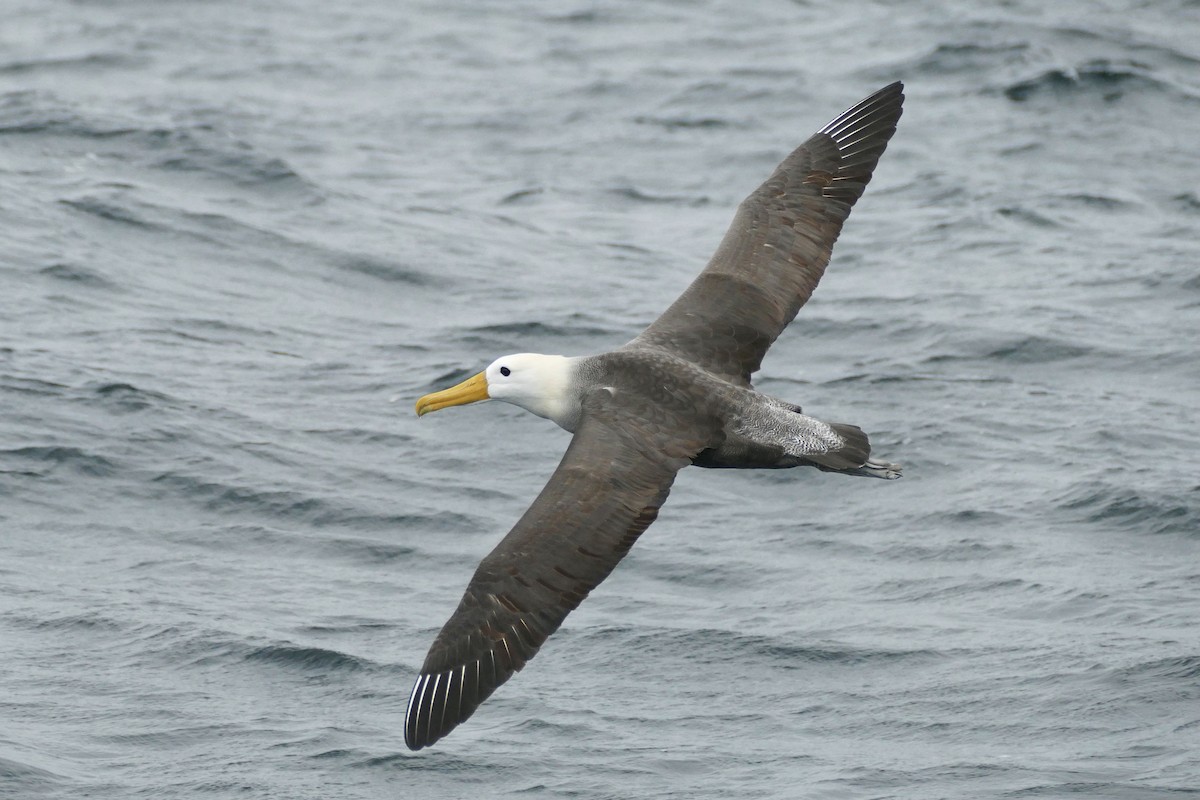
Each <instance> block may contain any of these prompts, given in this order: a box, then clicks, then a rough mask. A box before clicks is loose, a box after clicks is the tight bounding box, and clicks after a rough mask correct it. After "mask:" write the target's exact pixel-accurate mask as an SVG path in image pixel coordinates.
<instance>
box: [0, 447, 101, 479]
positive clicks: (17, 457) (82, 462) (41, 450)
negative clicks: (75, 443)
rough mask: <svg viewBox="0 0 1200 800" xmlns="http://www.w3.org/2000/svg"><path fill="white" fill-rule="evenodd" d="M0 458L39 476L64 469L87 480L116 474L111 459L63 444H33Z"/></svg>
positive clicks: (1, 452)
mask: <svg viewBox="0 0 1200 800" xmlns="http://www.w3.org/2000/svg"><path fill="white" fill-rule="evenodd" d="M0 459H12V460H13V461H16V462H18V463H21V464H23V465H26V467H27V470H28V471H30V472H32V473H34V474H38V475H42V476H45V475H49V474H51V473H53V472H55V471H57V470H60V469H66V470H69V471H71V472H76V473H79V474H81V475H87V476H89V477H95V478H104V477H108V476H110V475H113V474H114V473H116V472H117V471H118V465H117V463H116V462H115V461H113V460H112V459H109V458H106V457H105V456H102V455H100V454H99V453H90V452H88V451H86V450H83V449H81V448H79V447H70V446H65V445H33V446H29V447H17V448H13V449H11V450H0Z"/></svg>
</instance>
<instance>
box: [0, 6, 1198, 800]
mask: <svg viewBox="0 0 1200 800" xmlns="http://www.w3.org/2000/svg"><path fill="white" fill-rule="evenodd" d="M3 17H4V21H3V24H2V25H0V404H2V405H0V409H2V413H0V643H2V644H3V658H0V795H3V796H5V797H14V798H26V797H28V798H36V797H54V798H77V797H90V798H129V797H147V798H149V797H153V798H160V797H175V796H186V797H214V798H227V797H228V798H233V797H239V798H243V797H264V798H267V797H269V798H385V797H386V798H396V797H401V798H461V797H523V798H525V797H529V798H539V797H574V798H627V797H661V798H667V797H671V798H718V797H720V798H726V797H756V798H797V797H805V798H809V797H811V798H893V797H895V798H900V797H904V798H909V797H919V798H992V797H997V798H998V797H1005V798H1008V797H1017V798H1020V797H1066V796H1076V797H1089V798H1091V797H1104V798H1160V797H1164V798H1165V797H1179V796H1184V795H1193V794H1197V793H1200V627H1198V625H1197V619H1198V617H1200V558H1198V557H1200V466H1198V464H1200V459H1198V456H1200V434H1198V433H1197V429H1198V423H1200V414H1198V410H1197V408H1198V405H1200V366H1198V361H1197V355H1196V350H1197V342H1198V341H1200V339H1198V328H1200V267H1198V265H1200V146H1198V145H1197V142H1200V133H1198V132H1200V44H1198V42H1200V38H1198V37H1197V36H1196V32H1197V30H1200V6H1197V4H1196V3H1194V2H1182V1H1179V2H1153V3H1152V2H1141V3H1138V2H1121V1H1120V0H1114V1H1113V2H1108V3H1103V4H1093V3H1081V2H1073V3H1058V4H1043V3H1034V2H1028V1H1026V0H1021V1H1020V2H1012V3H1006V4H1003V5H995V6H991V7H989V8H988V9H986V10H967V9H964V8H963V7H962V6H960V5H957V4H945V5H943V4H937V3H930V2H918V3H909V4H893V3H883V2H878V3H866V4H845V3H835V2H826V1H821V2H808V3H786V2H764V3H758V4H752V5H750V4H743V3H740V2H734V1H733V0H725V2H708V3H696V4H693V3H681V2H652V3H620V4H600V3H593V4H585V3H574V4H556V3H540V4H539V3H505V4H476V3H461V2H449V3H447V2H438V3H415V2H413V3H391V2H378V1H375V2H371V1H370V0H368V2H363V3H357V4H352V5H345V6H343V5H341V4H335V3H314V2H309V1H307V0H304V1H302V0H293V1H292V2H285V3H281V2H270V3H268V2H262V1H260V2H251V3H234V2H229V0H224V2H212V3H160V2H149V1H148V0H142V1H141V2H134V1H130V2H119V1H117V2H74V3H69V2H55V3H47V2H44V0H8V2H7V4H6V5H5V8H4V14H3ZM897 78H900V79H903V80H905V82H906V84H907V87H908V88H907V93H908V102H907V107H906V112H905V115H904V118H903V120H902V121H901V125H900V130H899V133H898V134H897V136H896V137H895V139H894V140H893V142H892V145H891V147H890V149H889V150H888V153H887V155H886V156H885V158H884V160H883V162H882V164H881V166H880V168H879V170H878V172H877V174H876V179H875V182H873V183H872V185H871V187H870V189H869V190H868V192H867V194H866V197H865V198H864V200H863V202H862V203H860V204H859V205H858V207H857V208H856V209H855V211H854V214H853V216H852V218H851V220H850V222H849V225H848V226H847V228H846V232H845V235H844V236H843V239H842V241H841V242H840V244H839V246H838V249H837V251H836V253H835V257H834V262H833V265H832V267H831V269H830V271H829V273H828V274H827V276H826V278H825V280H824V282H823V283H822V285H821V287H820V289H819V290H818V292H817V294H816V297H815V299H814V300H813V302H812V303H811V304H810V305H809V306H808V307H807V308H806V309H805V310H804V311H803V312H802V314H801V316H800V317H799V318H798V319H797V321H796V323H795V324H794V325H793V327H792V328H791V329H790V330H789V332H788V333H787V334H786V335H785V336H784V337H783V338H782V339H781V341H780V342H779V344H778V345H777V346H776V348H775V349H774V350H773V351H772V354H771V356H770V357H769V358H768V360H767V364H766V366H765V369H764V371H763V373H762V374H761V377H760V380H759V386H760V387H761V388H762V389H764V390H765V391H768V392H770V393H772V394H776V395H779V396H782V397H785V398H788V399H791V400H794V401H797V402H800V403H803V404H804V406H805V410H806V411H808V412H809V413H812V414H814V415H815V416H818V417H824V418H827V419H835V420H843V421H848V422H854V423H857V424H859V425H861V426H862V427H863V428H865V429H866V430H868V431H870V432H871V434H872V438H873V441H874V443H875V446H876V448H877V452H878V453H879V454H880V455H881V456H883V457H884V458H887V459H891V460H898V461H902V462H904V464H905V465H906V477H905V478H904V480H902V481H899V482H894V483H886V482H883V481H866V480H855V479H848V478H844V477H842V476H836V475H825V474H821V473H815V472H811V471H810V472H798V471H792V472H783V473H764V474H748V473H714V472H705V471H701V470H688V471H685V473H684V474H683V475H681V477H680V479H679V481H678V482H677V483H676V488H675V491H674V493H673V495H672V498H671V500H670V502H669V503H668V505H667V506H666V508H665V509H664V512H663V514H662V517H661V519H660V521H659V522H658V523H657V524H656V525H655V526H654V527H653V528H652V529H651V530H650V532H649V533H648V534H647V535H646V536H645V537H643V539H642V541H641V542H640V543H639V544H638V546H637V547H636V548H635V549H634V551H633V553H632V554H631V556H630V557H629V558H628V559H627V560H626V562H625V563H623V564H622V565H621V567H620V568H619V569H618V570H617V572H616V573H615V574H614V575H613V577H612V578H611V579H610V580H609V581H608V582H606V583H605V584H604V585H603V586H602V587H601V588H600V589H598V590H597V591H596V592H595V593H594V594H593V596H592V597H591V598H590V599H589V600H588V601H587V602H586V603H585V604H584V605H583V606H582V607H581V608H580V609H579V611H578V612H576V613H575V614H574V615H573V616H572V617H571V618H570V619H569V620H568V622H567V625H566V626H565V627H564V629H563V630H562V631H561V632H560V633H558V634H557V635H556V636H555V637H554V638H553V639H552V640H551V641H550V643H549V644H548V645H547V647H546V648H545V650H544V651H543V653H542V654H541V655H539V657H538V658H537V659H536V660H535V661H534V662H533V663H532V664H531V665H530V667H529V668H528V669H527V670H526V671H525V672H523V673H522V674H521V675H520V676H518V677H517V678H516V679H515V680H514V681H512V682H511V683H510V684H508V685H506V686H505V687H504V688H503V689H502V690H501V691H500V692H498V693H497V695H496V696H495V697H494V698H493V699H492V700H491V701H489V702H488V703H487V704H486V705H485V706H484V707H483V708H482V709H481V710H480V711H479V713H478V714H477V715H476V717H475V718H474V719H472V720H471V722H470V723H468V724H467V725H464V726H463V727H462V728H460V729H459V730H458V731H456V732H455V733H454V734H453V736H451V737H450V738H448V739H447V740H445V741H444V742H443V743H441V744H440V745H438V746H437V747H436V748H434V749H432V750H429V751H423V752H421V753H419V754H411V753H409V752H408V751H407V750H405V749H404V746H403V739H402V733H401V725H402V717H403V712H404V707H405V702H406V700H407V694H408V691H409V688H410V686H411V683H412V679H413V677H414V675H415V671H416V669H417V667H418V666H419V664H420V662H421V660H422V659H423V657H424V654H425V650H426V648H427V647H428V645H429V643H430V641H431V640H432V637H433V634H434V633H435V631H436V629H437V628H438V627H440V625H441V624H442V622H443V621H444V619H445V618H446V617H447V615H448V614H449V612H450V611H451V610H452V609H453V607H454V605H455V604H456V603H457V601H458V598H459V595H460V592H461V590H462V587H463V586H464V585H465V583H466V581H467V579H468V578H469V576H470V574H471V571H472V570H473V569H474V566H475V564H476V563H477V561H478V560H479V558H480V557H481V556H482V555H483V554H484V553H486V552H487V550H488V549H490V547H491V546H492V545H493V544H494V543H495V542H496V541H497V540H498V539H499V537H500V536H501V535H502V534H503V533H504V531H506V530H507V529H508V527H509V526H510V525H511V524H512V523H513V521H515V519H516V518H517V517H518V516H519V514H520V513H521V512H522V511H523V510H524V508H525V507H526V505H527V504H528V503H529V501H530V500H531V498H532V497H533V496H534V495H535V493H536V492H537V491H538V489H540V487H541V485H542V484H543V482H544V481H545V479H546V477H547V476H548V475H549V473H550V472H551V471H552V469H553V467H554V465H555V464H556V463H557V460H558V458H559V456H560V454H561V452H562V450H563V448H564V447H565V445H566V442H567V438H568V437H567V434H565V433H563V432H562V431H559V430H558V429H556V428H554V427H553V426H552V425H551V424H550V423H547V422H546V421H544V420H539V419H536V418H534V417H532V416H530V415H527V414H524V413H523V412H520V411H519V410H517V409H514V408H511V407H507V406H499V405H493V406H485V407H477V408H470V409H464V410H455V411H450V412H446V413H444V414H439V415H435V416H433V417H429V418H426V419H424V420H421V421H420V422H418V421H417V419H416V417H415V416H413V414H412V413H411V401H412V400H413V399H415V398H416V397H417V396H418V395H420V394H422V393H424V392H426V391H429V390H431V389H432V388H436V387H441V386H444V385H446V384H447V383H448V382H450V381H453V380H455V379H458V378H461V377H464V376H466V375H467V374H469V373H470V372H471V371H474V370H476V369H478V368H480V367H481V366H482V365H484V364H486V363H487V362H488V361H490V360H491V359H492V358H493V357H495V356H497V355H500V354H504V353H508V352H513V351H521V350H533V351H544V352H565V353H587V352H595V351H598V350H601V349H605V348H609V347H612V346H615V345H616V344H619V343H621V342H624V341H626V340H627V339H628V338H630V337H631V336H633V335H634V334H635V333H636V332H637V331H638V330H640V328H641V327H642V326H643V325H644V324H645V323H646V322H648V321H649V320H651V319H653V317H654V316H655V315H656V314H657V313H658V312H659V311H660V310H662V309H663V308H665V307H666V305H667V304H668V303H669V302H670V300H671V299H673V298H674V296H675V295H676V294H677V293H678V292H679V290H681V289H682V287H683V286H684V285H686V283H687V282H688V281H689V280H690V279H691V277H692V276H693V275H694V274H695V273H696V272H697V271H698V270H699V268H700V267H701V265H702V264H703V263H704V261H705V260H706V259H707V257H708V255H709V254H710V252H711V251H712V249H713V248H714V247H715V245H716V242H717V241H718V239H719V238H720V236H721V234H722V233H723V231H724V229H725V226H726V225H727V224H728V221H729V219H730V217H731V215H732V212H733V209H734V207H735V206H736V204H737V203H738V202H739V201H740V200H741V198H742V197H743V196H744V195H745V194H746V193H747V192H748V191H749V190H750V189H751V188H753V187H754V186H755V185H757V184H758V182H760V181H761V180H762V179H763V178H764V177H765V176H766V175H767V174H768V173H769V171H770V170H771V169H772V168H773V167H774V165H775V164H776V163H777V161H778V160H779V159H780V158H781V157H782V156H783V155H784V154H785V153H786V152H787V151H788V150H790V149H791V148H792V147H794V146H795V145H796V144H798V143H799V142H800V141H802V140H803V139H804V138H805V137H807V135H808V134H809V133H811V132H812V131H813V130H815V129H816V128H817V127H819V126H820V125H822V124H823V123H824V122H826V121H827V120H828V119H830V118H831V117H832V116H833V115H835V114H836V113H837V112H839V111H841V110H842V109H843V108H845V107H847V106H849V105H850V104H852V103H853V102H855V101H857V100H858V99H860V98H861V97H863V96H865V95H866V94H868V93H869V92H871V91H873V90H874V89H876V88H878V87H879V86H882V85H883V84H885V83H888V82H890V81H892V80H894V79H897ZM397 393H398V394H400V395H401V396H402V398H403V401H402V402H399V403H397V404H395V405H389V404H388V402H387V399H388V398H389V397H390V396H392V395H393V394H397Z"/></svg>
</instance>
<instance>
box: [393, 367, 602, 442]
mask: <svg viewBox="0 0 1200 800" xmlns="http://www.w3.org/2000/svg"><path fill="white" fill-rule="evenodd" d="M574 362H575V359H571V358H566V357H564V356H546V355H542V354H540V353H515V354H514V355H511V356H504V357H503V358H497V359H496V360H495V361H493V362H492V363H491V364H489V365H488V368H487V369H485V370H484V371H483V372H481V373H479V374H478V375H475V376H473V377H470V378H468V379H467V380H465V381H463V382H462V383H460V384H458V385H457V386H452V387H450V388H449V389H444V390H442V391H440V392H434V393H433V394H427V395H425V396H424V397H422V398H421V399H420V400H418V401H417V416H423V415H424V414H428V413H429V412H430V411H440V410H441V409H443V408H449V407H450V406H460V405H465V404H467V403H477V402H479V401H481V400H503V401H504V402H506V403H512V404H513V405H515V406H520V407H521V408H523V409H525V410H526V411H531V412H533V413H534V414H537V415H538V416H539V417H546V418H547V419H552V420H554V421H555V422H557V423H558V424H559V425H562V426H563V427H567V423H569V422H571V421H573V420H574V418H575V417H576V415H577V414H578V412H579V408H578V402H579V401H578V399H577V398H575V397H574V396H573V394H572V392H571V383H572V378H573V373H574Z"/></svg>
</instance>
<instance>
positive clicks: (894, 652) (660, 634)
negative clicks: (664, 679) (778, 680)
mask: <svg viewBox="0 0 1200 800" xmlns="http://www.w3.org/2000/svg"><path fill="white" fill-rule="evenodd" d="M583 636H584V638H590V639H595V638H599V639H601V640H605V639H615V640H619V642H620V646H621V647H623V648H629V649H634V650H641V651H645V652H649V653H655V652H670V653H672V654H677V653H680V652H688V653H690V654H691V655H690V656H689V659H690V660H694V661H695V662H697V663H702V664H718V663H724V662H729V661H744V660H746V659H752V660H757V661H766V662H769V663H771V664H773V665H777V666H780V667H782V668H784V669H801V668H803V667H804V666H805V665H809V664H834V665H854V666H864V665H869V664H894V663H896V662H901V661H915V662H927V661H930V660H935V659H939V658H941V654H940V653H939V652H938V651H936V650H929V649H914V650H908V649H883V648H865V647H851V646H846V645H841V646H839V645H831V644H827V643H821V644H816V643H814V644H797V643H795V642H790V641H785V640H783V639H781V638H780V637H774V636H761V635H753V634H745V633H737V632H735V631H728V630H722V629H716V628H696V629H687V630H681V629H677V628H655V629H648V627H640V628H636V629H631V628H611V627H610V628H605V629H602V630H599V631H594V632H590V633H585V634H583Z"/></svg>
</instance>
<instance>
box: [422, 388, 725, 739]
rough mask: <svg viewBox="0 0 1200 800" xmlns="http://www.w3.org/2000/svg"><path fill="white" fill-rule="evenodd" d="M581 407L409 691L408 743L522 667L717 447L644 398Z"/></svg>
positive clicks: (463, 715)
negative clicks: (570, 434) (534, 492)
mask: <svg viewBox="0 0 1200 800" xmlns="http://www.w3.org/2000/svg"><path fill="white" fill-rule="evenodd" d="M628 400H629V401H630V402H635V403H637V404H638V406H637V407H636V408H630V407H627V406H625V405H623V404H622V403H621V400H620V398H614V396H613V394H612V393H611V391H610V390H608V389H598V390H595V391H594V392H593V393H592V395H591V396H589V397H588V398H587V399H586V400H585V402H584V406H583V409H584V410H583V415H582V417H581V420H580V423H579V425H578V427H577V428H576V432H575V437H574V438H573V439H572V441H571V445H570V447H569V448H568V449H567V452H566V454H565V455H564V456H563V459H562V462H561V463H560V464H559V465H558V469H557V470H555V472H554V475H553V476H552V477H551V478H550V481H549V483H547V484H546V487H545V488H544V489H543V490H542V493H541V494H540V495H538V497H537V499H536V500H535V501H534V503H533V505H532V506H530V508H529V510H528V511H527V512H525V515H524V516H523V517H521V519H520V521H519V522H517V524H516V526H515V527H514V528H513V529H512V531H510V532H509V534H508V535H507V536H505V537H504V539H503V540H502V541H501V542H500V544H499V545H497V546H496V548H495V549H494V550H493V551H492V552H491V553H490V554H489V555H488V556H487V558H485V559H484V560H483V561H482V562H481V563H480V565H479V568H478V570H476V572H475V576H474V577H473V578H472V579H471V582H470V584H469V585H468V586H467V591H466V593H465V595H464V596H463V598H462V601H461V602H460V603H459V605H458V609H457V610H456V611H455V612H454V615H453V616H451V617H450V620H449V621H448V622H447V623H446V625H445V626H444V627H443V628H442V630H441V632H440V633H439V634H438V636H437V639H436V640H435V641H434V643H433V646H432V647H431V648H430V650H429V655H428V656H427V657H426V659H425V664H424V666H423V667H422V668H421V675H420V677H418V679H417V682H416V685H415V686H414V687H413V691H412V695H411V697H410V698H409V702H408V713H407V715H406V718H405V723H404V741H405V742H406V743H407V745H408V746H409V747H410V748H411V749H413V750H419V749H421V748H422V747H427V746H428V745H431V744H433V743H434V742H436V741H437V740H438V739H440V738H441V737H443V736H445V735H446V734H447V733H449V732H450V731H451V730H453V729H454V728H455V726H457V725H458V724H459V723H461V722H463V721H464V720H466V719H467V718H468V717H470V716H471V714H472V713H474V711H475V709H476V708H477V707H478V706H479V704H480V703H482V702H483V701H484V700H485V699H487V697H488V696H489V695H491V693H492V692H493V691H494V690H495V689H496V687H498V686H499V685H500V684H502V683H504V682H505V681H506V680H508V679H509V678H510V677H512V675H513V673H514V672H516V671H517V670H519V669H521V667H523V666H524V665H525V662H526V661H528V660H529V659H530V658H532V657H533V655H534V654H535V653H536V652H537V651H538V648H539V647H541V645H542V643H543V642H544V641H546V637H548V636H549V635H550V634H552V633H554V631H555V630H557V629H558V626H559V625H561V624H562V621H563V619H564V618H565V617H566V616H567V614H569V613H570V612H571V611H572V610H573V609H574V608H575V607H576V606H578V605H579V603H580V602H581V601H582V600H583V599H584V598H585V597H587V595H588V593H589V592H590V591H591V590H592V589H593V588H595V586H596V585H597V584H599V583H600V582H601V581H603V580H604V579H605V578H606V577H608V574H609V573H610V572H611V571H612V569H613V567H615V566H616V565H617V562H618V561H620V560H621V558H622V557H623V556H624V555H625V553H626V552H627V551H628V550H629V548H630V547H631V546H632V545H633V543H634V542H635V541H636V540H637V538H638V536H640V535H641V533H642V531H644V530H646V528H647V527H649V525H650V523H652V522H653V521H654V519H655V517H657V516H658V509H659V507H660V506H661V505H662V504H663V502H664V501H665V500H666V498H667V493H668V492H669V491H670V488H671V484H672V482H673V481H674V480H675V473H676V472H677V471H678V470H680V469H681V468H683V467H684V466H687V465H688V464H689V463H690V462H691V458H692V456H694V455H695V454H696V453H698V452H700V450H702V449H704V447H705V446H706V445H707V444H708V443H709V441H708V439H709V438H710V437H706V436H705V435H704V433H703V432H698V431H696V430H695V427H696V426H695V420H692V425H691V426H690V427H689V426H686V425H685V424H684V423H685V421H684V420H681V419H678V418H676V417H674V416H672V414H671V413H669V412H666V411H664V410H663V409H661V408H654V407H651V406H649V404H647V403H646V401H645V400H644V399H641V398H628Z"/></svg>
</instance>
